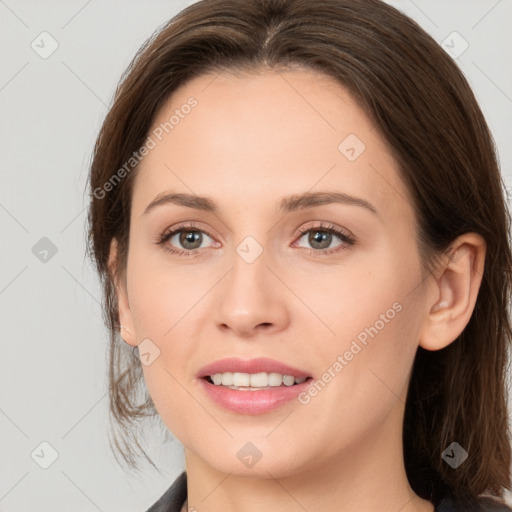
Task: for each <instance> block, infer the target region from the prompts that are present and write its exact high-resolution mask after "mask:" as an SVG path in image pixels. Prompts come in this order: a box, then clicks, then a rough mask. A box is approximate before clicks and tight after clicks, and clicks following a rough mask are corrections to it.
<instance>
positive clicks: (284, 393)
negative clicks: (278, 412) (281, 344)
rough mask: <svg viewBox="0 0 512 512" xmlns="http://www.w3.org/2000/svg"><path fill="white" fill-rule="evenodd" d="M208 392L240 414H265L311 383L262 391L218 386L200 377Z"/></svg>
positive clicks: (305, 382) (215, 399) (227, 407)
mask: <svg viewBox="0 0 512 512" xmlns="http://www.w3.org/2000/svg"><path fill="white" fill-rule="evenodd" d="M199 380H200V381H201V385H202V386H203V389H204V390H205V392H206V394H207V395H208V397H209V398H210V399H212V400H213V401H214V402H215V403H217V404H218V405H220V406H221V407H224V408H225V409H227V410H229V411H233V412H237V413H239V414H264V413H266V412H270V411H273V410H275V409H278V408H279V407H280V406H282V405H284V404H285V403H287V402H290V401H291V400H293V399H295V398H297V396H298V395H299V394H300V393H302V392H303V391H304V390H305V389H306V388H307V387H308V386H309V384H310V382H311V380H312V379H308V380H306V381H304V382H302V383H300V384H295V385H294V386H276V387H275V388H270V389H262V390H261V391H251V390H245V391H243V390H236V389H230V388H227V387H224V386H216V385H215V384H211V383H210V382H209V381H208V380H206V379H203V378H201V379H199Z"/></svg>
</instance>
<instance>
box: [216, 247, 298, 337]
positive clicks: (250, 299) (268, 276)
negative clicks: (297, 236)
mask: <svg viewBox="0 0 512 512" xmlns="http://www.w3.org/2000/svg"><path fill="white" fill-rule="evenodd" d="M275 273H276V272H275V270H274V269H272V270H271V269H270V268H269V266H268V262H267V261H266V258H265V251H264V252H263V254H261V255H260V256H259V257H258V258H257V259H256V261H254V262H252V263H248V262H247V261H245V260H244V259H243V258H242V257H240V256H238V254H236V255H235V258H234V262H233V268H232V269H231V271H230V272H229V273H228V274H227V275H226V277H225V278H224V279H223V282H222V284H221V290H220V293H219V294H218V296H217V300H218V307H217V313H216V324H217V326H218V328H219V329H220V330H221V331H223V333H224V334H226V333H228V334H231V335H233V336H236V337H240V338H250V337H254V336H256V335H257V334H258V333H267V334H274V333H277V332H280V331H282V330H284V329H286V328H287V327H288V325H289V320H290V318H289V308H288V305H287V300H289V295H290V294H289V293H288V294H287V290H286V287H285V286H284V285H283V284H282V282H281V281H280V280H279V279H278V278H277V277H276V275H275Z"/></svg>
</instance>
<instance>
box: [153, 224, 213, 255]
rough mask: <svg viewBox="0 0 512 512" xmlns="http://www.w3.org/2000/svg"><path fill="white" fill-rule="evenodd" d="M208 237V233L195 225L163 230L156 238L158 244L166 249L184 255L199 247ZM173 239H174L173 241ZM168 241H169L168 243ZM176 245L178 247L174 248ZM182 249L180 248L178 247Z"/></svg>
mask: <svg viewBox="0 0 512 512" xmlns="http://www.w3.org/2000/svg"><path fill="white" fill-rule="evenodd" d="M208 238H210V239H211V237H210V235H208V233H206V232H205V231H203V230H202V229H199V227H198V226H196V225H186V226H183V225H182V226H177V227H174V228H172V229H169V230H167V231H165V232H164V233H163V234H162V235H161V236H160V237H159V238H158V240H157V242H156V243H157V244H158V245H162V246H163V247H164V248H165V249H166V250H167V251H169V252H171V253H174V254H180V255H183V256H186V255H188V254H191V253H192V252H194V251H196V250H197V249H201V248H202V247H204V246H203V242H204V241H205V240H207V239H208ZM173 239H174V241H173ZM168 242H169V243H168ZM176 245H178V248H176ZM180 246H181V247H182V248H183V249H180V248H179V247H180Z"/></svg>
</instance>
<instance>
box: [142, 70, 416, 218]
mask: <svg viewBox="0 0 512 512" xmlns="http://www.w3.org/2000/svg"><path fill="white" fill-rule="evenodd" d="M191 105H193V106H191ZM148 136H149V137H151V138H152V139H153V141H154V144H155V145H154V147H153V149H151V151H149V152H148V154H147V155H146V156H145V157H144V159H143V160H142V162H141V164H140V166H139V169H138V172H137V177H136V180H135V186H134V196H133V208H134V209H136V210H139V211H142V210H143V209H144V208H145V206H146V205H147V204H148V203H149V202H150V201H151V200H152V199H153V198H154V196H156V195H157V194H159V193H162V192H164V191H177V192H186V193H193V194H197V195H201V196H208V197H217V198H219V201H218V202H219V203H220V205H221V207H222V203H223V201H224V200H228V201H229V202H230V203H231V205H233V203H234V202H236V201H237V207H238V208H237V209H238V211H239V210H240V208H243V207H247V205H255V204H258V205H263V203H265V204H267V203H268V205H269V206H270V205H272V207H275V204H277V202H279V199H280V198H281V197H283V196H284V195H289V194H294V193H303V192H305V191H315V190H317V189H318V190H332V191H342V192H345V193H348V194H353V195H358V196H360V197H365V198H366V199H367V200H368V201H370V202H372V203H373V204H376V205H381V208H380V209H383V208H384V209H387V210H390V213H394V214H402V215H403V214H404V213H410V210H409V207H410V206H409V204H407V203H409V202H410V201H407V191H406V190H405V187H404V184H403V183H402V181H401V180H400V179H399V176H398V173H397V166H396V162H395V161H394V159H393V158H392V156H391V153H390V151H389V148H388V147H387V144H386V143H385V141H384V140H383V139H382V138H381V137H380V135H379V133H378V131H377V130H376V129H375V127H374V124H373V123H372V121H371V120H370V119H369V118H368V117H367V116H366V114H365V112H364V111H363V110H362V109H361V108H360V107H359V106H358V104H357V102H356V101H355V100H354V99H353V98H352V96H351V95H350V94H349V93H348V91H347V90H346V89H345V88H343V87H342V86H341V85H340V84H338V83H337V82H336V81H335V80H334V79H332V78H331V77H328V76H326V75H322V74H319V73H317V72H314V71H311V70H305V69H300V70H294V71H286V72H284V71H266V72H259V73H244V74H239V75H235V74H232V73H228V72H226V71H224V72H222V73H220V74H208V75H202V76H200V77H198V78H196V79H194V80H192V81H191V82H189V83H188V84H186V85H185V86H183V87H181V88H179V89H178V90H177V91H175V93H174V94H173V95H172V96H171V97H170V98H169V99H168V100H167V101H166V103H165V104H164V105H163V107H162V108H161V109H160V111H159V112H158V115H157V117H156V119H155V121H154V123H153V126H152V128H151V130H150V132H149V133H148ZM404 199H405V201H404Z"/></svg>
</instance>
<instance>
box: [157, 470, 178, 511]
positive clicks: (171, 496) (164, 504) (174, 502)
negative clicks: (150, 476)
mask: <svg viewBox="0 0 512 512" xmlns="http://www.w3.org/2000/svg"><path fill="white" fill-rule="evenodd" d="M186 499H187V473H186V472H185V471H183V473H181V475H179V476H178V478H176V480H174V482H173V484H172V485H171V487H169V489H167V491H165V493H164V494H163V495H162V496H161V497H160V498H159V499H158V501H157V502H155V503H154V504H153V505H151V507H150V508H149V509H148V510H147V512H180V510H181V507H182V506H183V503H185V500H186Z"/></svg>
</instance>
